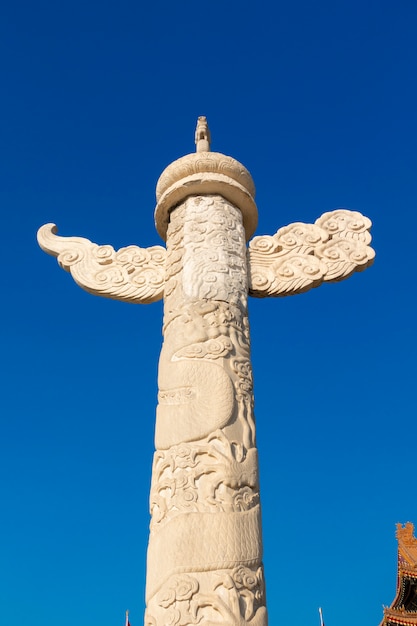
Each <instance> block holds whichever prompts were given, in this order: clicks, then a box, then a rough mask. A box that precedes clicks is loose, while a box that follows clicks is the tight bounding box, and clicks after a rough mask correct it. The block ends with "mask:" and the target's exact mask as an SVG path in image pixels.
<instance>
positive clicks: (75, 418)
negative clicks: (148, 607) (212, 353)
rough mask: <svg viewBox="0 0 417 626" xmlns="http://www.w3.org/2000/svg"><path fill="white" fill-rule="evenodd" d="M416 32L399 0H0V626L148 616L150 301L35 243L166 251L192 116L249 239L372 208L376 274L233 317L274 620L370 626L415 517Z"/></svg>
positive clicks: (156, 334) (155, 332)
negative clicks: (160, 224)
mask: <svg viewBox="0 0 417 626" xmlns="http://www.w3.org/2000/svg"><path fill="white" fill-rule="evenodd" d="M416 27H417V5H416V3H415V1H414V0H398V1H397V2H388V1H387V0H373V1H371V0H361V1H359V0H349V1H348V0H341V1H335V0H326V1H320V0H319V1H318V2H310V1H308V0H298V1H297V0H294V1H293V2H290V1H287V2H281V1H279V0H278V1H275V2H272V1H265V2H262V1H260V2H248V1H246V0H240V1H239V2H236V1H235V0H222V1H219V0H214V1H212V2H210V3H203V2H190V1H188V0H180V1H178V2H168V1H157V0H156V1H154V2H153V3H145V2H133V1H131V0H119V1H118V2H113V3H112V2H108V1H107V0H102V1H101V2H95V1H93V0H83V1H82V2H81V1H80V0H71V1H67V0H63V1H62V2H52V1H50V0H44V1H42V0H40V1H39V2H29V1H28V0H22V1H20V2H19V1H18V0H17V1H16V2H7V3H4V4H3V6H2V9H0V55H1V59H2V69H1V91H2V95H1V99H0V113H1V163H0V166H1V167H0V178H1V187H0V189H1V190H0V207H1V216H2V222H1V224H2V249H3V255H2V259H3V273H2V302H3V304H2V324H1V328H0V332H1V346H2V354H3V356H2V376H1V381H2V385H1V393H0V419H1V437H0V475H1V477H2V478H1V483H0V485H1V491H0V502H1V516H0V520H1V521H0V555H1V556H0V624H4V625H6V624H7V625H10V624H13V623H15V622H19V623H20V624H25V625H29V624H30V626H56V625H57V624H59V626H92V625H94V626H123V622H124V611H125V609H130V611H131V624H132V626H138V625H139V624H141V623H142V621H143V596H144V572H145V553H146V545H147V526H148V502H147V501H148V489H149V483H150V471H151V459H152V453H153V428H154V415H155V403H156V391H157V390H156V370H157V360H158V355H159V350H160V345H161V317H162V306H161V303H157V304H154V305H148V306H143V307H141V306H133V305H127V304H123V303H119V302H113V301H109V300H104V299H100V298H95V297H93V296H91V295H89V294H87V293H85V292H83V291H82V290H80V289H79V288H78V287H77V286H76V285H75V284H74V283H73V282H72V279H71V278H70V276H69V275H68V274H66V273H64V272H63V271H62V270H61V269H60V268H59V267H58V265H57V263H56V261H55V260H54V259H53V258H51V257H49V256H47V255H45V254H44V253H42V252H41V250H40V249H39V248H38V247H37V244H36V239H35V235H36V230H37V228H38V227H39V226H40V225H41V224H43V223H45V222H51V221H52V222H55V223H56V224H58V227H59V231H60V233H61V234H63V235H79V236H84V237H88V238H89V239H91V240H93V241H95V242H97V243H102V244H104V243H110V244H112V245H113V246H115V247H121V246H125V245H128V244H132V243H136V244H138V245H141V246H149V245H155V244H158V243H160V241H159V238H158V235H157V233H156V231H155V229H154V225H153V209H154V205H155V196H154V193H155V183H156V180H157V178H158V176H159V174H160V173H161V172H162V170H163V169H164V167H165V166H166V165H167V164H168V163H170V162H171V161H172V160H173V159H175V158H177V157H180V156H182V155H183V154H186V153H188V152H192V151H193V150H194V145H193V138H194V127H195V122H196V118H197V116H198V115H207V117H208V120H209V123H210V127H211V131H212V138H213V143H212V148H213V150H216V151H221V152H224V153H225V154H230V155H232V156H234V157H235V158H237V159H239V160H240V161H241V162H243V163H244V164H245V165H246V166H247V167H248V169H249V170H250V171H251V173H252V175H253V177H254V180H255V184H256V186H257V203H258V209H259V215H260V219H259V228H258V231H257V233H258V234H273V233H274V232H275V231H276V230H277V229H278V227H280V226H283V225H285V224H288V223H289V222H293V221H305V222H312V221H314V220H315V219H316V218H317V217H318V216H319V215H320V214H321V213H323V212H325V211H329V210H332V209H334V208H336V207H340V206H342V207H349V208H351V209H354V210H358V211H361V212H362V213H364V214H366V215H368V216H369V217H370V218H371V219H372V220H373V222H374V229H373V236H374V245H375V249H376V251H377V258H376V262H375V265H374V267H373V268H371V269H370V270H367V271H366V272H365V273H363V274H357V275H355V276H353V277H352V278H351V279H349V280H347V281H345V282H342V283H340V284H337V285H324V286H322V287H320V288H319V289H316V290H313V291H311V292H309V293H307V294H304V295H302V296H297V297H294V298H285V299H278V300H251V302H250V315H251V327H252V346H253V363H254V371H255V393H256V414H257V424H258V445H259V448H260V455H261V456H260V458H261V461H260V462H261V488H262V498H263V522H264V544H265V568H266V581H267V594H268V604H269V612H270V623H271V625H272V626H278V625H279V624H285V625H286V626H310V625H311V626H318V624H319V617H318V612H317V609H318V607H319V606H322V607H323V612H324V618H325V622H326V626H350V624H351V623H352V620H353V621H355V622H358V623H361V624H364V625H365V624H366V625H368V624H369V626H372V625H375V626H376V625H377V624H378V623H379V620H380V619H381V617H382V604H390V602H391V601H392V599H393V596H394V592H395V574H396V553H395V551H396V543H395V538H394V533H395V523H396V522H406V521H407V520H410V521H414V522H415V523H417V498H416V480H415V475H416V463H415V456H416V437H417V410H416V368H415V363H416V347H417V340H416V319H417V315H416V313H417V310H416V309H417V307H416V286H415V267H416V261H415V239H416V231H417V218H416V212H417V202H416V201H417V185H416V165H417V163H416V161H417V158H416V139H417V137H416V135H417V133H416V130H417V114H416V111H417V106H416V104H417V103H416V95H417V87H416V66H417V50H416V48H417V44H416V41H417V37H416ZM353 613H354V615H355V617H354V618H353V615H352V614H353Z"/></svg>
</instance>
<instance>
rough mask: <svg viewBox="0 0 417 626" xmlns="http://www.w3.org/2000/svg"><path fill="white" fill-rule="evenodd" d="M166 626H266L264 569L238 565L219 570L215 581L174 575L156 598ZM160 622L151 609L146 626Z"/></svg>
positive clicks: (148, 612)
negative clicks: (206, 625)
mask: <svg viewBox="0 0 417 626" xmlns="http://www.w3.org/2000/svg"><path fill="white" fill-rule="evenodd" d="M156 600H157V606H158V609H159V610H160V609H164V610H163V611H161V613H162V615H163V621H162V622H161V623H163V624H173V625H178V626H189V625H190V624H208V625H214V624H221V625H222V626H223V625H224V626H246V624H250V625H251V626H263V625H264V624H266V609H265V589H264V581H263V570H262V567H258V568H256V569H254V568H249V567H245V566H239V567H236V568H233V569H232V570H229V571H226V570H223V571H219V572H217V573H216V574H215V578H214V577H213V578H211V577H210V578H209V577H208V576H207V575H206V576H204V574H203V576H201V579H200V581H198V580H197V579H196V578H195V577H193V576H189V575H186V574H185V575H184V574H182V575H176V576H172V577H171V578H170V580H169V581H168V582H167V583H166V584H165V585H164V586H163V587H162V589H161V590H160V591H159V592H158V595H157V598H156ZM157 623H158V622H157V620H156V619H155V618H154V617H153V616H152V615H151V612H150V610H149V609H148V611H147V614H146V616H145V626H155V625H156V624H157Z"/></svg>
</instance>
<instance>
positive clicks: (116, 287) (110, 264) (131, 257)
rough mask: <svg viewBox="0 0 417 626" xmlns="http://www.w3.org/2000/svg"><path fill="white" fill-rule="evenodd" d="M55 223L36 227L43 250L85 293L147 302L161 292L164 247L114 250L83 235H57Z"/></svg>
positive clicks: (162, 292) (159, 296)
mask: <svg viewBox="0 0 417 626" xmlns="http://www.w3.org/2000/svg"><path fill="white" fill-rule="evenodd" d="M56 233H57V227H56V226H55V224H45V225H44V226H42V227H41V228H40V229H39V231H38V243H39V245H40V247H41V248H42V250H43V251H44V252H47V253H48V254H51V255H52V256H55V257H57V260H58V263H59V265H60V266H61V267H62V269H64V270H66V271H67V272H70V274H71V276H72V277H73V279H74V280H75V282H76V283H77V284H78V285H79V286H80V287H82V289H85V290H86V291H88V292H89V293H92V294H94V295H97V296H103V297H105V298H112V299H114V300H124V301H125V302H133V303H140V304H148V303H150V302H155V301H156V300H160V299H161V298H162V297H163V295H164V284H165V258H166V250H165V248H163V247H162V246H152V247H151V248H139V247H138V246H127V247H126V248H120V250H114V248H112V246H99V245H97V244H96V243H92V242H91V241H90V240H89V239H84V237H59V236H58V235H57V234H56Z"/></svg>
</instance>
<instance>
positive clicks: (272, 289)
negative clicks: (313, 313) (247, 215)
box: [248, 209, 375, 298]
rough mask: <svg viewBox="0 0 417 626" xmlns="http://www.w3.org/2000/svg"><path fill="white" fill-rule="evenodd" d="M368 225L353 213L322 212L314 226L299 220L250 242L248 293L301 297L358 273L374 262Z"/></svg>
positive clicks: (262, 295)
mask: <svg viewBox="0 0 417 626" xmlns="http://www.w3.org/2000/svg"><path fill="white" fill-rule="evenodd" d="M370 227H371V221H370V220H369V219H368V218H367V217H364V216H363V215H361V214H360V213H357V212H354V211H347V210H346V209H338V210H336V211H331V212H329V213H324V214H323V215H322V216H321V217H319V218H318V219H317V220H316V222H315V224H302V223H300V222H298V223H295V224H291V225H290V226H285V227H284V228H280V229H279V230H278V232H277V233H276V234H275V235H273V236H263V237H254V238H253V239H252V241H251V242H250V243H249V250H248V272H249V293H250V295H252V296H255V297H258V298H262V297H266V296H287V295H293V294H297V293H303V292H304V291H307V290H309V289H311V288H313V287H317V286H318V285H320V284H321V283H322V282H323V281H326V282H335V281H339V280H343V279H344V278H348V277H349V276H350V275H351V274H353V273H354V272H361V271H363V270H364V269H366V268H367V267H369V266H370V265H371V264H372V263H373V260H374V257H375V252H374V251H373V250H372V248H370V247H369V245H368V244H369V243H370V241H371V235H370V233H369V228H370Z"/></svg>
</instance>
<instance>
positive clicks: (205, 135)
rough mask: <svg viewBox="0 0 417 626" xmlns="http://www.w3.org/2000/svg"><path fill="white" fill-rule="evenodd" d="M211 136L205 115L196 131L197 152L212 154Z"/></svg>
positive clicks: (200, 118)
mask: <svg viewBox="0 0 417 626" xmlns="http://www.w3.org/2000/svg"><path fill="white" fill-rule="evenodd" d="M210 142H211V136H210V131H209V127H208V124H207V118H206V116H205V115H200V117H199V118H198V120H197V128H196V129H195V145H196V152H210Z"/></svg>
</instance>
